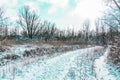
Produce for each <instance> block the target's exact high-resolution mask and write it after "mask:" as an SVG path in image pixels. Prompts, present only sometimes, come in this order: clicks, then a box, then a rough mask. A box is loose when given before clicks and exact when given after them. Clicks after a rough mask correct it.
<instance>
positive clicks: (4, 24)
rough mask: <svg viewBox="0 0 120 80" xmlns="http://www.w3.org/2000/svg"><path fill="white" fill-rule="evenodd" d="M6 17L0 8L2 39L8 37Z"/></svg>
mask: <svg viewBox="0 0 120 80" xmlns="http://www.w3.org/2000/svg"><path fill="white" fill-rule="evenodd" d="M7 20H8V17H6V15H5V10H4V8H2V7H1V8H0V34H1V36H3V37H6V36H7V35H8V28H7V26H8V21H7Z"/></svg>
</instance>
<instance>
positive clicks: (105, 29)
mask: <svg viewBox="0 0 120 80" xmlns="http://www.w3.org/2000/svg"><path fill="white" fill-rule="evenodd" d="M109 13H110V12H109ZM4 14H5V10H3V9H2V8H0V33H1V37H3V39H4V38H6V37H7V38H9V39H14V40H24V41H27V40H39V41H80V42H83V43H85V44H96V45H107V44H108V42H109V41H110V39H112V35H113V33H116V31H117V32H119V31H118V27H117V28H116V27H115V28H113V27H114V25H113V24H114V23H113V24H110V23H111V21H112V19H115V20H116V21H119V20H118V19H116V17H113V18H112V19H111V18H110V19H109V18H108V17H109V15H108V14H106V15H105V16H104V17H103V18H102V19H97V20H96V22H95V26H96V30H95V31H90V21H89V20H85V21H84V23H83V25H82V26H81V27H83V29H81V30H79V31H78V32H76V31H74V29H73V30H72V29H68V30H59V29H58V28H57V27H56V25H55V24H54V23H51V22H49V21H43V20H41V18H40V17H39V15H38V14H37V13H36V12H35V11H31V10H30V8H29V7H28V6H25V7H22V8H21V9H20V10H19V14H18V15H19V16H18V17H19V19H18V20H17V21H16V23H17V27H14V28H11V29H9V28H8V24H6V21H7V20H8V18H7V17H6V16H5V15H4ZM115 16H116V14H115ZM117 18H118V17H117ZM7 23H8V21H7ZM116 25H117V24H116Z"/></svg>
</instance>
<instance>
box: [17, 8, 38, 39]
mask: <svg viewBox="0 0 120 80" xmlns="http://www.w3.org/2000/svg"><path fill="white" fill-rule="evenodd" d="M17 23H18V24H19V25H20V26H21V27H22V29H23V30H24V31H25V33H26V35H27V37H29V38H31V39H32V38H33V37H34V36H36V35H37V33H38V32H39V28H40V19H39V16H38V15H37V14H36V13H35V12H34V11H30V8H29V7H28V6H25V7H23V8H22V9H21V10H20V11H19V20H18V21H17Z"/></svg>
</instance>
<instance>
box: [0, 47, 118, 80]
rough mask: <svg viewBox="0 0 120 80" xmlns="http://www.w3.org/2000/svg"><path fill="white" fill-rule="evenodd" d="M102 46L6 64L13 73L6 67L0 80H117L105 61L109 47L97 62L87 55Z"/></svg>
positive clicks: (90, 54)
mask: <svg viewBox="0 0 120 80" xmlns="http://www.w3.org/2000/svg"><path fill="white" fill-rule="evenodd" d="M101 48H103V47H101V46H95V47H91V48H86V49H79V50H75V51H69V52H66V53H64V54H63V53H61V54H62V55H59V56H56V57H51V58H49V59H44V60H39V61H38V62H34V63H32V61H31V64H29V65H26V66H21V63H17V64H14V65H11V66H6V67H10V69H12V70H10V71H9V72H11V73H8V70H7V69H6V70H5V71H4V72H3V74H1V75H0V80H11V79H12V80H116V79H115V76H114V75H112V74H110V73H109V71H108V69H107V68H106V63H105V61H106V56H107V53H108V51H109V48H108V49H107V50H106V52H105V54H104V55H103V56H101V57H100V58H98V59H96V60H95V63H94V62H93V61H92V60H91V58H89V57H86V56H88V55H89V56H93V55H94V54H95V52H94V51H95V50H99V49H101ZM93 65H95V68H94V69H95V70H94V69H93V67H94V66H93ZM1 70H3V69H1Z"/></svg>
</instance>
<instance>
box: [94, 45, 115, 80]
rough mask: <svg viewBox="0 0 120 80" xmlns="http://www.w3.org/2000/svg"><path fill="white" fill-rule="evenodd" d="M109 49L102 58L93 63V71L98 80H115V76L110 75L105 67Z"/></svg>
mask: <svg viewBox="0 0 120 80" xmlns="http://www.w3.org/2000/svg"><path fill="white" fill-rule="evenodd" d="M109 51H110V50H109V47H108V48H107V50H106V52H105V53H104V55H103V56H101V57H100V58H99V59H97V60H96V61H95V67H96V68H95V71H96V74H97V79H98V80H116V78H115V76H114V75H112V74H111V73H110V72H109V70H108V68H107V65H106V62H107V54H108V53H109Z"/></svg>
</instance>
